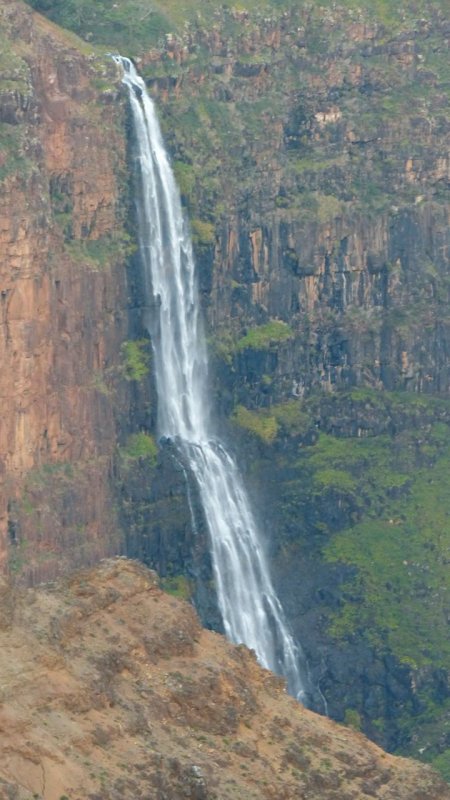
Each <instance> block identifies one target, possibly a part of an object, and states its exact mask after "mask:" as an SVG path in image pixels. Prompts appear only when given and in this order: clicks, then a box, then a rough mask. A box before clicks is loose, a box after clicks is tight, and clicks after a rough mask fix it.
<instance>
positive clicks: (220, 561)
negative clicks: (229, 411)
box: [115, 56, 305, 699]
mask: <svg viewBox="0 0 450 800" xmlns="http://www.w3.org/2000/svg"><path fill="white" fill-rule="evenodd" d="M115 60H116V62H118V63H119V64H121V65H122V67H123V82H124V83H125V84H126V86H127V87H128V90H129V98H130V104H131V110H132V117H133V125H134V137H135V158H136V164H137V170H138V173H139V186H138V192H137V212H138V237H139V248H140V255H141V259H142V262H143V269H144V289H145V292H146V298H147V300H146V306H147V307H151V309H152V311H151V312H147V318H146V320H145V324H146V326H147V328H148V331H149V334H150V336H151V340H152V344H153V348H154V364H155V373H156V384H157V392H158V426H159V433H160V435H161V436H166V437H170V438H171V439H173V440H174V441H175V442H176V444H177V447H178V448H179V450H180V452H181V453H182V454H183V457H184V460H185V461H186V462H187V463H188V464H189V466H190V469H191V470H192V473H193V474H194V476H195V478H196V480H197V483H198V488H199V496H200V500H201V502H202V504H203V509H204V513H205V518H206V521H207V525H208V529H209V535H210V542H211V553H212V563H213V570H214V576H215V581H216V588H217V595H218V602H219V608H220V612H221V614H222V619H223V624H224V628H225V632H226V634H227V636H228V637H229V638H230V639H231V641H233V642H236V643H239V642H243V643H244V644H246V645H247V646H248V647H250V648H252V649H253V650H254V651H255V652H256V655H257V658H258V660H259V662H260V664H262V665H263V666H264V667H267V668H268V669H271V670H273V671H274V672H277V673H278V674H281V675H284V676H285V677H286V678H287V681H288V687H289V691H290V692H291V694H292V695H294V696H295V697H297V698H298V699H303V698H304V697H305V678H304V677H303V676H302V675H301V674H300V667H299V660H300V658H301V653H300V652H299V649H298V648H297V646H296V645H295V643H294V641H293V638H292V636H291V634H290V632H289V630H288V627H287V624H286V621H285V618H284V614H283V609H282V607H281V604H280V601H279V600H278V597H277V595H276V593H275V591H274V588H273V585H272V581H271V578H270V574H269V570H268V566H267V562H266V558H265V555H264V551H263V547H262V545H261V542H260V540H259V535H258V530H257V527H256V524H255V520H254V517H253V514H252V510H251V507H250V503H249V500H248V497H247V495H246V492H245V489H244V488H243V481H242V477H241V475H240V474H239V471H238V468H237V466H236V464H235V462H234V461H233V459H232V457H231V456H230V455H229V453H228V452H227V451H226V449H225V447H224V446H223V444H221V442H220V441H218V439H217V437H216V436H215V434H214V429H213V426H212V424H211V419H210V413H209V398H208V392H207V371H208V361H207V355H206V347H205V339H204V335H203V330H202V323H201V319H200V311H199V299H198V292H197V284H196V276H195V265H194V258H193V254H192V244H191V240H190V236H189V231H188V228H187V225H186V222H185V219H184V217H183V213H182V208H181V202H180V195H179V192H178V188H177V186H176V183H175V180H174V176H173V173H172V170H171V167H170V164H169V159H168V156H167V153H166V150H165V147H164V143H163V140H162V136H161V131H160V128H159V124H158V120H157V117H156V113H155V109H154V105H153V102H152V101H151V99H150V98H149V96H148V95H147V92H146V88H145V84H144V81H143V80H142V78H140V77H139V75H138V74H137V73H136V70H135V68H134V66H133V64H132V63H131V61H129V59H126V58H122V57H120V56H116V57H115Z"/></svg>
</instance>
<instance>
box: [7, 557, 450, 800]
mask: <svg viewBox="0 0 450 800" xmlns="http://www.w3.org/2000/svg"><path fill="white" fill-rule="evenodd" d="M1 589H2V591H1V592H0V619H1V629H0V685H1V687H2V704H1V708H0V798H7V797H8V798H10V797H15V798H18V799H19V800H31V798H35V800H36V798H45V800H60V798H61V797H62V796H63V795H66V796H67V797H68V798H70V800H86V798H88V797H89V798H95V799H96V800H136V798H138V797H152V798H168V797H170V799H171V800H183V798H186V797H190V798H193V800H217V799H218V798H220V800H238V799H239V800H242V798H244V797H245V798H246V800H279V799H280V798H283V799H284V800H306V798H308V800H332V799H335V800H337V798H339V800H360V798H362V797H364V796H366V795H369V796H370V797H373V798H379V799H380V800H450V790H449V787H448V786H446V784H444V783H443V782H442V780H441V779H440V778H439V777H438V776H437V775H436V774H435V773H434V772H433V771H432V770H431V769H429V768H428V767H426V766H423V765H422V764H418V763H415V762H413V761H409V760H406V759H401V758H396V757H393V756H389V755H387V754H386V753H383V751H382V750H380V749H379V748H378V747H377V746H376V745H374V744H373V743H371V742H369V741H368V740H367V739H365V737H363V736H362V735H361V734H358V733H355V732H353V731H351V730H349V729H346V728H343V727H341V726H339V725H337V724H336V723H334V722H331V721H330V720H328V719H326V718H324V717H321V716H319V715H317V714H314V713H313V712H310V711H308V710H307V709H305V708H303V707H302V706H301V705H299V704H298V703H296V702H295V700H293V699H292V698H291V697H289V696H288V695H287V694H286V692H285V689H284V682H283V681H282V680H281V679H279V678H277V677H275V676H274V675H272V674H271V673H269V672H267V671H266V670H264V669H262V668H261V667H259V666H258V664H257V663H256V661H255V658H254V656H253V655H252V653H251V652H250V651H248V650H247V648H245V647H242V646H240V647H236V646H234V645H231V644H229V643H228V642H227V641H226V639H225V638H224V637H223V636H220V635H219V634H215V633H212V632H211V631H206V630H203V629H202V628H201V626H200V623H199V621H198V619H197V616H196V614H195V612H194V610H193V609H192V607H191V606H190V605H188V604H187V603H186V602H184V601H181V600H178V599H176V598H175V597H171V596H169V595H167V594H164V593H163V592H162V591H161V590H160V588H159V586H158V579H157V576H156V575H155V573H152V572H150V571H149V570H147V569H146V568H145V567H143V566H142V565H140V564H138V563H137V562H133V561H128V560H127V559H123V558H118V559H111V560H107V561H104V562H102V563H101V564H100V565H99V566H98V567H96V568H94V569H91V570H86V571H83V572H80V573H78V574H76V575H74V576H73V577H72V578H69V579H66V580H64V581H60V582H59V583H58V584H55V585H53V586H50V587H42V588H39V589H33V590H24V591H22V592H21V593H16V595H15V597H14V606H15V611H14V620H12V619H11V604H12V596H11V593H10V592H9V591H8V590H7V589H6V587H1Z"/></svg>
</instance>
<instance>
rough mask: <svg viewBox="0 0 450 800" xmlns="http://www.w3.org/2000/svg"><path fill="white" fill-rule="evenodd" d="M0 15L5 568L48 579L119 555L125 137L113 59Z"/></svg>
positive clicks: (0, 537) (44, 26) (0, 455)
mask: <svg viewBox="0 0 450 800" xmlns="http://www.w3.org/2000/svg"><path fill="white" fill-rule="evenodd" d="M0 14H1V16H0V22H1V41H2V56H1V70H0V176H1V183H2V185H1V193H0V229H1V231H0V235H1V248H0V293H1V294H0V304H1V337H0V358H1V363H2V377H1V392H0V395H1V411H0V415H1V430H0V480H1V495H0V496H1V500H0V543H1V544H0V553H1V558H0V561H1V564H2V566H3V567H4V568H5V566H6V567H7V568H9V570H10V572H12V573H13V574H14V573H16V574H17V575H18V576H19V575H20V576H21V577H22V578H24V579H26V580H28V581H37V580H45V579H48V578H52V577H53V576H54V575H55V574H56V573H57V572H60V571H61V570H63V571H64V570H66V569H68V568H73V566H75V565H77V564H78V565H79V564H86V563H91V562H94V561H96V560H98V558H99V557H101V556H103V555H105V554H108V553H113V552H118V549H119V548H120V541H121V534H120V533H119V527H118V524H117V519H116V513H115V510H114V501H113V498H112V495H111V491H110V478H111V474H112V459H113V455H114V452H115V445H116V428H115V425H116V423H115V417H116V412H117V407H116V402H120V401H119V400H118V397H119V395H120V391H118V392H115V387H116V385H118V383H119V382H120V380H122V382H123V374H122V376H121V369H122V366H121V351H120V347H121V344H122V343H123V341H124V340H126V338H127V325H128V323H127V286H126V270H125V266H124V263H125V251H126V248H127V238H126V234H125V230H124V220H125V216H126V204H127V199H126V191H127V189H126V187H127V177H126V175H127V173H126V163H125V150H126V143H125V139H124V135H123V124H124V121H123V118H122V116H121V115H122V108H121V107H120V106H118V105H117V103H116V97H115V92H111V91H110V87H111V72H112V73H114V69H111V68H110V67H109V66H108V64H107V62H106V59H96V58H94V57H92V56H86V55H84V54H83V53H82V52H81V51H80V45H79V43H77V42H76V39H75V37H72V35H71V34H69V33H67V34H65V33H64V32H62V31H60V30H58V29H57V28H56V26H54V25H52V24H51V23H49V22H47V21H46V20H44V19H43V18H40V17H38V16H37V15H33V14H32V12H31V11H30V9H29V8H27V7H26V6H25V5H24V4H20V3H4V4H2V9H1V12H0ZM72 38H73V41H72ZM108 70H109V73H110V74H109V76H108V74H107V73H108ZM112 104H114V113H113V114H112V113H111V107H112ZM122 372H123V370H122ZM123 396H124V398H125V396H126V394H124V395H123ZM113 398H114V399H113ZM123 402H124V404H125V407H126V400H125V399H124V401H123Z"/></svg>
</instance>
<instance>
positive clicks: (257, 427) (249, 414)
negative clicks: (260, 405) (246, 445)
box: [232, 405, 278, 444]
mask: <svg viewBox="0 0 450 800" xmlns="http://www.w3.org/2000/svg"><path fill="white" fill-rule="evenodd" d="M232 420H233V422H234V423H235V424H236V425H238V426H239V428H243V429H244V430H246V431H248V432H249V433H251V434H252V435H253V436H256V437H257V438H258V439H260V440H261V441H263V442H265V443H266V444H270V443H271V442H273V441H274V439H275V437H276V435H277V432H278V425H277V421H276V419H275V417H273V416H271V415H270V414H268V413H267V412H265V411H249V410H248V408H245V406H240V405H239V406H236V408H235V410H234V412H233V416H232Z"/></svg>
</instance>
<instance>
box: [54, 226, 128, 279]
mask: <svg viewBox="0 0 450 800" xmlns="http://www.w3.org/2000/svg"><path fill="white" fill-rule="evenodd" d="M55 219H56V221H57V222H58V224H59V225H60V226H61V227H62V229H63V232H64V236H65V238H66V242H65V248H66V251H67V252H68V253H70V255H71V257H72V258H73V259H74V260H75V261H81V262H84V264H85V265H86V266H88V267H91V269H104V268H105V267H108V266H111V264H114V263H115V262H117V261H118V260H123V259H125V258H127V256H128V255H129V254H131V253H132V252H133V250H134V245H133V243H132V242H131V239H130V237H129V236H128V235H126V234H122V235H121V236H120V238H119V236H102V237H101V238H100V239H73V238H71V236H72V214H71V213H59V214H57V215H56V216H55Z"/></svg>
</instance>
